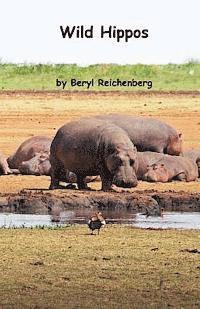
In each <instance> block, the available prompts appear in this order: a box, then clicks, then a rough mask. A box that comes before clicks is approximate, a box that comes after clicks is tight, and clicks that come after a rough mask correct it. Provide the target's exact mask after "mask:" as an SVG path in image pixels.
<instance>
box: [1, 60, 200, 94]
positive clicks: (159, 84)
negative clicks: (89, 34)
mask: <svg viewBox="0 0 200 309" xmlns="http://www.w3.org/2000/svg"><path fill="white" fill-rule="evenodd" d="M57 78H58V79H63V80H68V81H70V80H71V78H76V79H79V80H90V79H91V78H94V79H95V80H97V79H99V78H102V79H106V80H107V79H116V78H119V79H121V80H132V79H135V80H151V81H152V82H153V87H152V88H151V90H166V91H168V90H175V91H176V90H187V91H188V90H200V63H199V62H198V61H190V62H188V63H185V64H181V65H177V64H168V65H142V64H136V65H116V64H101V65H90V66H87V67H80V66H78V65H76V64H57V65H46V64H38V65H35V64H33V65H27V64H22V65H17V64H9V63H0V90H56V89H58V88H56V85H55V81H56V79H57ZM66 89H71V90H84V89H85V88H82V87H71V86H69V87H67V88H66ZM90 90H104V91H105V90H147V87H136V88H135V87H121V88H120V87H96V86H95V87H94V88H91V89H90Z"/></svg>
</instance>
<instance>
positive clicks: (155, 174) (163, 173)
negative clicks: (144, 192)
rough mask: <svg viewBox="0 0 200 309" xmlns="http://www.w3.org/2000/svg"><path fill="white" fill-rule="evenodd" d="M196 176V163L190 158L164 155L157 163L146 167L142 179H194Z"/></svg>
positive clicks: (163, 180) (154, 180)
mask: <svg viewBox="0 0 200 309" xmlns="http://www.w3.org/2000/svg"><path fill="white" fill-rule="evenodd" d="M197 178H198V168H197V165H196V164H195V163H194V162H193V161H192V160H190V159H188V158H184V157H180V156H170V155H164V156H163V158H162V159H160V160H159V161H158V162H157V163H154V164H152V165H151V166H148V167H147V172H146V173H145V175H144V177H143V179H144V180H146V181H152V182H169V181H172V180H180V181H187V182H189V181H194V180H196V179H197Z"/></svg>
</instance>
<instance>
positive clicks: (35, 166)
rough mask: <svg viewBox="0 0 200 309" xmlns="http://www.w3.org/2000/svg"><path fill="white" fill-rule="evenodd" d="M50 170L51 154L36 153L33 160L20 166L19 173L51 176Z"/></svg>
mask: <svg viewBox="0 0 200 309" xmlns="http://www.w3.org/2000/svg"><path fill="white" fill-rule="evenodd" d="M50 168H51V165H50V162H49V154H48V153H36V154H35V156H34V157H33V158H32V159H30V160H28V161H24V162H22V163H21V164H20V166H19V171H20V173H22V174H24V175H49V174H50Z"/></svg>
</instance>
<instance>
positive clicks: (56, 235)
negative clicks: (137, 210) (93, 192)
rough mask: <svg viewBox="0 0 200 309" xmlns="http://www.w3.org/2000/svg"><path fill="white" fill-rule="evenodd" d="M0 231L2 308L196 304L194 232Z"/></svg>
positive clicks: (198, 274)
mask: <svg viewBox="0 0 200 309" xmlns="http://www.w3.org/2000/svg"><path fill="white" fill-rule="evenodd" d="M88 232H89V231H88V229H87V227H86V226H71V227H67V228H65V229H57V230H49V229H16V230H14V229H11V230H9V229H8V230H6V229H1V230H0V238H1V242H0V250H1V259H0V272H1V276H0V307H1V308H69V309H71V308H109V309H110V308H116V309H117V308H168V307H170V308H199V306H200V287H199V279H200V264H199V254H194V253H189V252H184V251H181V250H184V249H187V248H188V249H194V248H198V249H199V243H200V234H199V231H175V230H165V231H159V230H158V231H155V230H140V229H135V228H131V227H126V226H116V225H114V226H110V225H107V226H106V227H105V229H104V230H101V232H100V235H99V236H91V235H89V234H88Z"/></svg>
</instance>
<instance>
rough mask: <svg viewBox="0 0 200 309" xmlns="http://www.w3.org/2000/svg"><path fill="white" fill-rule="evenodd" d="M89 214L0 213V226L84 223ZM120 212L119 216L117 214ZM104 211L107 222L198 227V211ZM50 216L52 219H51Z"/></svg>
mask: <svg viewBox="0 0 200 309" xmlns="http://www.w3.org/2000/svg"><path fill="white" fill-rule="evenodd" d="M89 212H90V214H91V210H90V211H88V213H84V211H82V212H80V211H79V212H77V213H76V212H75V211H64V212H61V213H60V215H59V217H57V218H55V216H54V217H52V216H50V215H33V214H13V213H0V227H5V228H12V227H36V226H47V227H55V226H56V225H61V226H62V225H63V224H69V223H70V224H72V223H79V224H86V223H87V221H88V218H89V216H90V214H89ZM119 214H120V216H119ZM119 214H118V213H117V212H107V213H104V215H105V217H106V222H107V223H124V224H129V225H131V226H135V227H139V228H153V229H168V228H175V229H200V213H198V212H166V213H164V215H163V217H146V216H145V215H142V214H131V213H126V214H124V216H122V214H121V212H120V213H119ZM52 218H53V220H54V221H52Z"/></svg>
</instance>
